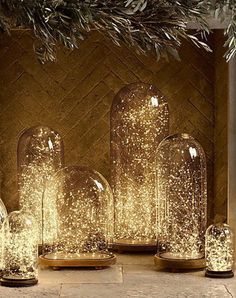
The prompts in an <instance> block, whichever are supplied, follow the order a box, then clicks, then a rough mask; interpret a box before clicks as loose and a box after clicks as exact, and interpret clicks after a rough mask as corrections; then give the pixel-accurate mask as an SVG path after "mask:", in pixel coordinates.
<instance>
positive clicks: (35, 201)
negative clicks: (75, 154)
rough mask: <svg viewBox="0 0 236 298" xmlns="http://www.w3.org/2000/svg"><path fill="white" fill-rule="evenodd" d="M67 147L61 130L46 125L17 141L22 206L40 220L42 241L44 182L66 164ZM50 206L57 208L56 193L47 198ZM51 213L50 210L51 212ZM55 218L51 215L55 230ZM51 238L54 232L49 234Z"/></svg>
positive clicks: (39, 233)
mask: <svg viewBox="0 0 236 298" xmlns="http://www.w3.org/2000/svg"><path fill="white" fill-rule="evenodd" d="M63 148H64V146H63V142H62V139H61V136H60V135H59V133H58V132H56V131H54V130H53V129H51V128H49V127H47V126H35V127H31V128H29V129H27V130H25V131H24V132H23V133H22V134H21V136H20V138H19V141H18V148H17V163H18V189H19V203H20V207H21V208H24V209H25V210H28V211H29V212H32V214H33V215H34V216H35V218H36V219H37V221H38V227H39V230H38V239H39V240H38V241H39V244H41V242H42V235H41V230H42V196H43V191H44V188H45V183H46V182H47V181H48V180H49V179H50V177H52V176H53V175H54V174H55V173H56V172H57V171H58V170H60V169H61V168H62V167H63V165H64V149H63ZM47 200H48V202H47V208H48V209H50V210H56V196H55V193H53V192H51V193H50V197H49V196H48V197H47ZM48 212H50V211H48ZM53 214H54V216H55V217H54V218H53V217H52V216H51V217H48V220H50V222H48V223H47V225H51V230H52V231H53V230H54V228H53V225H55V224H56V221H57V220H56V216H57V214H56V213H53ZM47 236H48V237H49V238H54V237H55V235H53V234H52V233H48V235H47Z"/></svg>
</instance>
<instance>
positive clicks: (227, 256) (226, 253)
mask: <svg viewBox="0 0 236 298" xmlns="http://www.w3.org/2000/svg"><path fill="white" fill-rule="evenodd" d="M205 255H206V274H205V275H206V276H207V277H222V278H226V277H233V276H234V273H233V265H234V240H233V232H232V230H231V228H230V227H229V226H228V225H227V224H223V223H218V224H214V225H211V226H209V227H208V229H207V231H206V235H205Z"/></svg>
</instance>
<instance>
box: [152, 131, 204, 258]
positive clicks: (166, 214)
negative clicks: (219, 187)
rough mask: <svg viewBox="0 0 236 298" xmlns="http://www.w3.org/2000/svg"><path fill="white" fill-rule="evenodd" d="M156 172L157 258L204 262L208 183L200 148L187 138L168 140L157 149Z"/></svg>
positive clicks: (191, 138) (169, 138)
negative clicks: (202, 260) (199, 260)
mask: <svg viewBox="0 0 236 298" xmlns="http://www.w3.org/2000/svg"><path fill="white" fill-rule="evenodd" d="M156 168H157V210H158V214H157V215H158V216H157V227H158V239H159V255H160V257H161V258H164V259H173V260H197V259H201V258H203V257H204V233H205V230H206V220H207V216H206V210H207V208H206V207H207V182H206V158H205V154H204V151H203V149H202V147H201V145H200V144H199V143H198V142H197V141H196V140H194V138H193V137H191V136H190V135H188V134H176V135H172V136H169V137H167V138H166V139H165V140H163V141H162V142H161V143H160V145H159V147H158V150H157V165H156ZM186 264H187V263H186Z"/></svg>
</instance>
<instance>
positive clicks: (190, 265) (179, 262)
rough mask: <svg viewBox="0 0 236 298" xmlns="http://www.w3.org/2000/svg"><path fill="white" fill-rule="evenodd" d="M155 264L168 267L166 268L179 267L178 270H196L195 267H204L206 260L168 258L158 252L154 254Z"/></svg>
mask: <svg viewBox="0 0 236 298" xmlns="http://www.w3.org/2000/svg"><path fill="white" fill-rule="evenodd" d="M154 263H155V265H157V266H159V267H162V268H166V269H177V270H194V269H204V268H205V267H206V262H205V259H204V258H201V259H190V260H183V259H167V258H162V257H161V256H160V255H158V254H156V255H155V256H154Z"/></svg>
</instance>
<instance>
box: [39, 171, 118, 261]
mask: <svg viewBox="0 0 236 298" xmlns="http://www.w3.org/2000/svg"><path fill="white" fill-rule="evenodd" d="M53 180H54V182H53V185H54V186H55V185H56V184H60V187H58V186H56V190H57V211H56V212H57V214H58V217H57V221H58V222H57V230H56V231H55V233H56V234H57V239H55V241H53V242H51V243H48V242H44V243H45V245H44V246H43V258H44V259H53V260H83V259H105V258H110V256H111V254H110V253H109V252H108V249H107V248H108V242H109V241H110V239H111V237H112V234H113V233H112V229H111V227H113V223H112V220H113V209H112V204H113V197H112V192H111V189H110V187H109V184H108V183H107V181H106V180H105V178H104V177H102V176H101V175H100V174H99V173H98V172H96V171H94V170H91V169H88V168H87V167H79V166H71V167H67V168H64V169H62V170H61V171H59V172H58V173H57V174H56V175H55V177H53ZM48 191H51V187H49V189H48V188H47V186H46V189H45V197H47V193H48ZM45 204H47V201H46V202H45Z"/></svg>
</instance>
